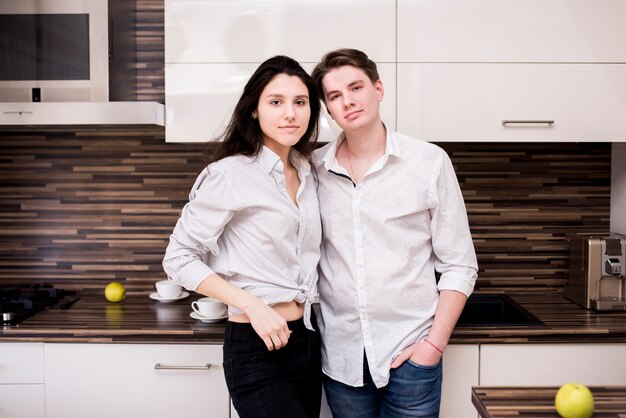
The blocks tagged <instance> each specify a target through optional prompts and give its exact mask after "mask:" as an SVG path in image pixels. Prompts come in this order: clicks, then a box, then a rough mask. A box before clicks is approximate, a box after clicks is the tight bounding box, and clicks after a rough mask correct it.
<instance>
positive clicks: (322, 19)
mask: <svg viewBox="0 0 626 418" xmlns="http://www.w3.org/2000/svg"><path fill="white" fill-rule="evenodd" d="M395 4H396V2H395V0H342V1H338V2H333V3H332V4H330V3H328V4H326V3H320V2H319V1H316V0H281V1H267V0H240V1H217V0H203V1H195V0H165V62H166V63H201V62H205V63H206V62H213V63H218V62H221V63H231V62H239V63H246V62H263V61H265V60H266V59H267V58H269V57H271V56H273V55H279V54H280V55H288V56H290V57H292V58H294V59H296V60H298V61H300V62H309V63H313V62H317V61H318V60H319V59H320V58H321V57H322V55H323V54H325V53H326V52H328V51H330V50H332V49H335V48H340V47H346V46H350V47H352V48H359V49H362V50H364V51H367V53H368V54H369V55H370V56H371V57H372V58H373V59H374V60H376V61H377V62H394V61H395V51H396V28H395V25H396V13H395V11H396V10H395V9H396V7H395ZM348 22H349V24H347V23H348ZM372 22H375V25H373V24H372Z"/></svg>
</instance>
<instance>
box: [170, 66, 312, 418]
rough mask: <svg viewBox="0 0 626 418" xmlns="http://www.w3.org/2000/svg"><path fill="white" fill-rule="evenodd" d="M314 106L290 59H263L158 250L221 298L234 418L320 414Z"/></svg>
mask: <svg viewBox="0 0 626 418" xmlns="http://www.w3.org/2000/svg"><path fill="white" fill-rule="evenodd" d="M319 112H320V101H319V100H318V97H317V94H316V90H315V86H314V85H313V83H312V81H311V78H310V77H309V75H308V74H307V73H306V72H305V71H304V70H303V69H302V67H301V66H300V65H299V64H298V63H297V62H296V61H294V60H293V59H291V58H288V57H285V56H276V57H273V58H270V59H269V60H267V61H265V62H264V63H263V64H261V65H260V66H259V68H258V69H257V70H256V71H255V73H254V74H253V75H252V77H251V78H250V80H249V81H248V83H247V84H246V86H245V88H244V91H243V94H242V96H241V98H240V99H239V102H238V103H237V106H236V107H235V110H234V112H233V115H232V118H231V120H230V123H229V125H228V127H227V129H226V131H225V133H224V135H223V136H222V140H223V142H221V144H220V145H219V149H218V151H217V153H216V156H215V158H214V160H213V162H212V163H211V164H209V165H208V166H207V168H206V169H204V170H203V171H202V173H201V174H200V175H199V176H198V178H197V180H196V182H195V184H194V186H193V188H192V190H191V193H190V195H189V203H187V205H186V206H185V207H184V208H183V211H182V214H181V217H180V219H179V220H178V223H177V224H176V227H175V228H174V232H173V234H172V236H171V237H170V243H169V246H168V247H167V250H166V254H165V258H164V260H163V267H164V269H165V271H166V273H167V274H168V276H169V277H170V279H172V280H173V281H175V282H177V283H179V284H181V285H182V286H184V287H185V288H187V289H191V290H195V291H196V292H198V293H201V294H203V295H207V296H210V297H213V298H215V299H219V300H221V301H223V302H224V303H226V304H228V307H229V318H228V322H227V325H226V333H225V341H224V374H225V376H226V383H227V385H228V390H229V391H230V395H231V398H232V400H233V404H234V406H235V408H236V409H237V412H238V413H239V416H240V417H241V418H247V417H255V418H256V417H284V416H289V417H318V416H319V410H320V399H321V366H320V354H319V344H320V341H319V332H316V331H315V329H316V328H317V326H316V322H315V316H314V314H313V312H312V309H311V303H314V302H317V270H316V268H317V263H318V261H319V258H320V251H319V245H320V240H321V224H320V216H319V207H318V201H317V194H316V184H315V179H314V177H313V173H312V171H311V167H310V165H309V162H308V156H309V154H310V152H311V150H312V145H313V142H315V141H316V139H317V129H318V126H317V123H318V117H319Z"/></svg>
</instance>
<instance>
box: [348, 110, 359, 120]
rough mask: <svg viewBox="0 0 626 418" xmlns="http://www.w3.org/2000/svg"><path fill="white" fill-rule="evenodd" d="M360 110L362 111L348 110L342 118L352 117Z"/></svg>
mask: <svg viewBox="0 0 626 418" xmlns="http://www.w3.org/2000/svg"><path fill="white" fill-rule="evenodd" d="M361 112H362V110H353V111H352V112H348V113H346V115H345V116H344V119H354V117H355V116H356V115H358V114H359V113H361Z"/></svg>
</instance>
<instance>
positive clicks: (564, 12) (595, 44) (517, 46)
mask: <svg viewBox="0 0 626 418" xmlns="http://www.w3.org/2000/svg"><path fill="white" fill-rule="evenodd" d="M624 16H626V2H624V1H623V0H598V1H588V0H550V1H544V0H507V1H501V0H474V1H471V2H470V1H465V0H398V61H399V62H597V63H605V62H621V63H624V62H626V48H624V39H625V38H626V29H625V26H624V24H623V21H624Z"/></svg>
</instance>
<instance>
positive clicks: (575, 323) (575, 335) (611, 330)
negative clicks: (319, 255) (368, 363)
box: [0, 293, 626, 344]
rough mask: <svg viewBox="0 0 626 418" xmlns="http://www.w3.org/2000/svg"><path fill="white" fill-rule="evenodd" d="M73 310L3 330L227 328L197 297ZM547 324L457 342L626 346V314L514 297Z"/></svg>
mask: <svg viewBox="0 0 626 418" xmlns="http://www.w3.org/2000/svg"><path fill="white" fill-rule="evenodd" d="M78 296H80V299H79V300H78V301H77V302H76V303H75V304H74V305H73V306H72V307H71V308H70V309H67V310H62V309H59V308H58V307H57V306H56V305H53V306H51V307H49V308H47V309H46V310H45V311H43V312H40V313H38V314H36V315H34V316H32V317H30V318H28V319H27V320H25V321H23V322H22V323H20V324H18V325H15V326H4V327H1V328H0V342H2V341H7V342H8V341H42V342H103V343H116V342H120V343H133V342H134V343H182V344H184V343H189V344H196V343H198V344H222V342H223V335H224V324H225V322H224V321H222V322H220V323H214V324H205V323H202V322H200V321H198V320H195V319H193V318H191V317H190V316H189V314H190V313H191V306H190V305H191V302H192V301H194V300H197V299H198V298H199V297H200V296H199V295H197V294H192V295H191V296H189V297H187V298H185V299H183V300H180V301H176V302H172V303H162V302H158V301H155V300H152V299H150V298H148V295H147V294H145V295H143V294H141V295H131V296H128V297H127V298H126V299H125V300H124V301H123V302H121V303H109V302H107V301H106V300H105V299H104V297H103V296H102V295H101V294H100V293H98V294H95V293H83V294H79V295H78ZM509 296H511V297H512V298H513V299H514V300H515V301H517V302H518V303H519V304H521V305H522V306H523V307H524V308H526V309H528V310H529V311H530V312H531V313H533V314H534V315H535V316H537V317H538V318H539V319H540V320H542V321H543V322H544V325H540V326H516V327H476V328H456V329H455V330H454V332H453V334H452V338H451V340H450V342H451V343H452V344H493V343H497V344H502V343H568V342H570V343H583V342H599V343H616V342H619V343H625V342H626V312H625V311H620V312H608V313H597V312H594V311H587V310H585V309H583V308H581V307H579V306H578V305H576V304H574V303H572V302H570V301H569V300H567V299H565V298H564V297H563V296H562V295H560V294H543V295H542V294H528V295H509Z"/></svg>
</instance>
